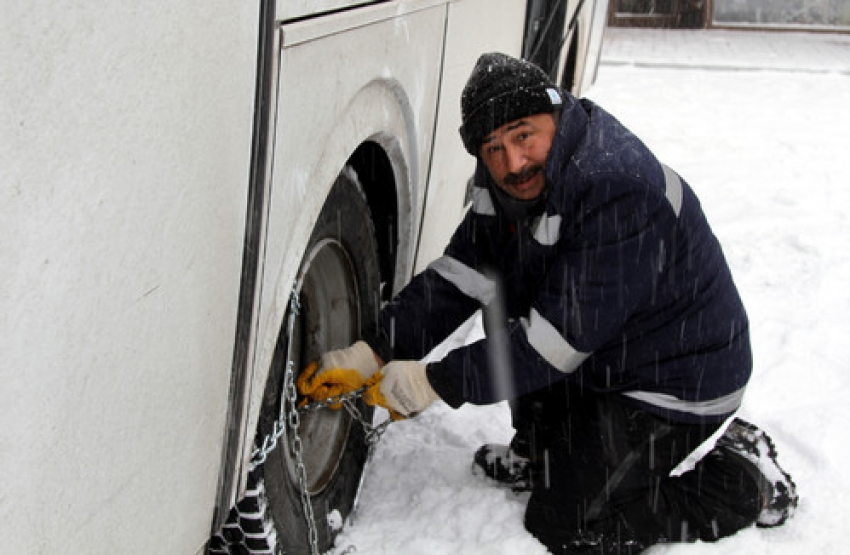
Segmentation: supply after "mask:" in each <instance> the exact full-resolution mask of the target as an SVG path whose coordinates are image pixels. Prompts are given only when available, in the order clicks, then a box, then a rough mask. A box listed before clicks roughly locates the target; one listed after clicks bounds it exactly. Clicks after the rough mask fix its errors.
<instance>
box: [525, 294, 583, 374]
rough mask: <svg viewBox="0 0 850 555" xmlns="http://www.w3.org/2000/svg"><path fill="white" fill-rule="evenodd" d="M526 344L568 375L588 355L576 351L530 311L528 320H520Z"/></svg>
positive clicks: (535, 313)
mask: <svg viewBox="0 0 850 555" xmlns="http://www.w3.org/2000/svg"><path fill="white" fill-rule="evenodd" d="M520 322H521V323H522V327H523V328H525V334H526V336H527V337H528V342H529V344H531V346H532V347H534V349H535V350H536V351H537V352H538V353H540V356H542V357H543V358H544V359H546V361H547V362H548V363H549V364H551V365H552V366H554V367H555V368H557V369H558V370H560V371H561V372H565V373H570V372H572V371H574V370H575V369H576V368H578V367H579V365H580V364H581V363H582V362H584V360H585V359H586V358H587V357H589V356H590V353H582V352H581V351H577V350H576V349H574V348H573V346H572V345H570V344H569V343H568V342H567V340H566V339H564V336H562V335H561V333H560V332H559V331H558V330H557V329H556V328H555V326H553V325H552V324H551V323H550V322H549V321H548V320H547V319H546V318H544V317H543V316H541V315H540V313H539V312H537V311H536V310H534V309H533V308H532V309H531V314H529V318H527V319H526V318H522V319H520Z"/></svg>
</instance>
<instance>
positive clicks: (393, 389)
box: [363, 360, 440, 420]
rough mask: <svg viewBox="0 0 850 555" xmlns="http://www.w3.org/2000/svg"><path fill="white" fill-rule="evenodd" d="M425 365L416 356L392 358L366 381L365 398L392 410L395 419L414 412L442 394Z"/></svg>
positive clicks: (425, 406) (370, 402) (412, 414)
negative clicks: (430, 379) (433, 384)
mask: <svg viewBox="0 0 850 555" xmlns="http://www.w3.org/2000/svg"><path fill="white" fill-rule="evenodd" d="M426 368H427V366H426V365H425V364H422V363H420V362H416V361H415V360H395V361H393V362H390V363H389V364H387V365H386V366H384V367H383V368H381V370H380V372H378V373H377V374H375V375H374V376H373V377H372V379H371V380H369V382H368V383H367V384H366V386H367V387H368V388H369V389H367V390H366V393H365V394H364V395H363V399H364V400H365V401H366V402H367V403H369V404H370V405H379V406H382V407H384V408H385V409H387V410H389V411H390V415H391V416H392V417H393V418H394V419H396V420H398V419H399V418H407V417H410V416H415V415H417V414H418V413H420V412H422V411H423V410H425V409H426V408H427V407H428V405H430V404H431V403H433V402H434V401H436V400H437V399H439V398H440V397H439V396H438V395H437V393H436V392H435V391H434V389H433V388H432V387H431V384H430V383H429V382H428V376H427V375H426V373H425V369H426Z"/></svg>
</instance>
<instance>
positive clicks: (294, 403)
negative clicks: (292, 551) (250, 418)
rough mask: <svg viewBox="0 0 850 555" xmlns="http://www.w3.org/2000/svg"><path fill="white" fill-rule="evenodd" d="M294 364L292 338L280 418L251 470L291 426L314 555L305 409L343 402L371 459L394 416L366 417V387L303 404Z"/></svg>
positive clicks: (296, 306)
mask: <svg viewBox="0 0 850 555" xmlns="http://www.w3.org/2000/svg"><path fill="white" fill-rule="evenodd" d="M299 290H300V288H299V287H298V286H296V287H295V289H293V291H292V298H291V308H290V313H289V324H288V329H287V337H288V338H290V339H291V338H292V337H293V335H292V334H293V330H294V328H295V319H296V317H297V316H298V313H299V311H300V308H301V304H300V302H299V300H298V293H299ZM294 366H295V363H294V362H293V361H292V342H291V341H290V342H289V344H288V345H287V351H286V370H285V371H284V376H283V387H282V391H281V403H280V413H279V414H278V418H277V420H275V421H274V424H273V425H272V430H271V432H269V433H268V434H267V435H266V436H265V437H264V438H263V441H262V442H261V443H260V446H259V447H257V448H256V449H254V451H253V452H252V453H251V461H250V468H251V470H253V469H255V468H256V467H258V466H261V465H263V464H264V463H265V462H266V460H267V459H268V457H269V455H270V454H271V453H272V452H273V451H274V450H275V449H276V448H277V446H278V444H279V443H280V440H281V438H282V437H283V435H284V434H285V433H286V432H287V430H289V431H290V432H291V434H290V437H289V442H290V448H291V450H292V453H293V454H294V455H295V474H296V478H297V479H298V486H299V488H300V490H301V506H302V508H303V510H304V518H305V520H306V521H307V526H308V538H307V539H308V541H309V542H310V553H311V555H321V553H320V552H319V531H318V529H317V527H316V519H315V514H314V511H313V503H312V502H311V500H310V492H309V491H308V490H307V467H306V465H305V464H304V444H303V441H302V440H301V436H300V434H299V430H300V426H301V413H307V412H315V411H318V410H322V409H325V408H328V407H331V406H334V405H339V404H342V406H343V407H344V408H345V410H346V412H348V414H349V415H350V416H351V418H352V419H354V420H356V421H357V422H359V423H360V425H361V426H362V427H363V433H364V439H365V441H366V444H367V446H368V449H369V456H368V457H367V459H371V455H372V452H373V450H374V448H375V445H376V444H377V443H378V441H379V440H380V439H381V436H383V435H384V432H385V431H386V429H387V426H389V424H390V423H391V422H392V420H391V419H390V418H387V419H386V420H385V421H384V422H382V423H381V424H379V425H378V426H373V425H372V423H371V422H368V421H367V420H366V419H365V418H364V417H363V414H362V413H361V412H360V409H359V408H357V405H356V401H357V400H358V399H359V398H360V397H362V396H363V393H365V392H366V388H365V387H362V388H360V389H356V390H354V391H350V392H348V393H343V394H341V395H335V396H333V397H328V398H327V399H323V400H321V401H315V402H312V403H308V404H305V405H304V406H301V407H299V406H298V389H297V388H296V386H295V370H294ZM361 484H362V477H361ZM359 489H360V488H358V496H359ZM356 505H357V499H355V501H354V505H353V508H352V512H353V511H354V510H355V509H356ZM351 549H354V551H356V548H355V547H354V546H349V547H348V548H347V549H346V550H345V551H343V553H350V552H351V551H350V550H351Z"/></svg>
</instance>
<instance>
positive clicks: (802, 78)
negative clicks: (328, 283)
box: [337, 37, 850, 555]
mask: <svg viewBox="0 0 850 555" xmlns="http://www.w3.org/2000/svg"><path fill="white" fill-rule="evenodd" d="M796 38H799V37H796ZM788 40H789V41H790V40H791V39H790V38H789V39H788ZM795 40H796V39H795ZM842 40H843V39H842ZM847 44H848V45H850V42H848V43H847ZM685 50H686V49H682V51H683V52H684V51H685ZM847 53H848V59H850V47H848V50H847ZM740 55H741V56H746V49H744V50H743V51H742V53H741V54H740ZM665 56H667V57H668V59H667V60H666V62H665V64H662V65H659V66H652V65H651V64H650V65H646V64H629V63H622V60H618V62H619V63H616V64H613V63H610V60H609V63H606V64H604V65H603V66H602V67H601V68H600V73H599V78H598V81H597V83H596V85H595V86H594V87H593V89H592V90H591V91H590V92H589V93H588V94H587V96H588V97H589V98H591V99H593V100H595V101H597V102H598V103H599V104H601V105H602V106H603V107H605V108H607V109H608V110H609V111H610V112H612V113H613V114H615V115H616V116H617V117H618V118H619V119H620V120H621V121H623V122H624V123H625V124H626V125H627V126H628V127H630V128H631V129H632V130H633V131H635V132H636V133H637V135H638V136H640V137H641V138H642V139H643V140H644V141H645V142H646V143H647V144H648V145H649V146H650V148H652V149H653V150H654V151H655V152H656V154H657V155H658V156H659V157H660V158H661V159H662V160H664V161H665V162H666V163H667V164H668V165H670V166H671V167H673V168H675V169H676V170H677V171H678V172H679V173H680V174H681V175H682V176H684V178H685V179H686V180H687V181H688V182H689V183H690V184H691V185H692V186H693V188H694V189H695V190H696V192H697V194H698V195H699V196H700V199H701V201H702V203H703V206H704V208H705V211H706V213H707V214H708V217H709V220H710V222H711V223H712V225H713V227H714V230H715V232H716V234H717V235H718V237H719V238H720V241H721V243H722V244H723V246H724V249H725V252H726V255H727V258H728V260H729V263H730V265H731V266H732V270H733V272H734V275H735V278H736V281H737V284H738V286H739V289H740V291H741V294H742V296H743V298H744V302H745V303H746V306H747V308H748V311H749V315H750V319H751V324H752V333H753V347H754V351H755V372H754V376H753V379H752V381H751V383H750V387H749V389H748V393H747V397H746V399H745V402H744V407H743V409H742V413H741V414H742V416H744V417H745V418H747V419H750V420H752V421H754V422H756V423H757V424H759V425H760V426H762V427H763V428H764V429H766V430H767V431H768V432H769V433H770V434H771V435H772V437H773V439H774V441H775V443H776V445H777V448H778V450H779V456H780V462H781V463H782V465H783V466H784V467H785V469H786V470H788V471H789V472H790V473H791V474H792V475H793V477H794V479H795V480H796V482H797V484H798V491H799V493H800V496H801V500H800V506H799V509H798V511H797V514H796V516H795V517H794V518H793V519H792V520H791V521H789V522H788V523H787V524H786V525H785V526H783V527H781V528H777V529H770V530H764V529H756V528H753V529H747V530H744V531H741V532H740V533H738V534H737V535H735V536H734V537H731V538H727V539H724V540H722V541H720V542H718V543H715V544H707V543H701V544H696V545H671V546H659V547H655V548H653V549H651V550H650V552H651V553H652V554H653V555H659V554H664V555H680V554H681V555H685V554H692V555H698V554H705V553H711V554H721V553H722V554H724V555H752V554H753V553H771V554H789V555H790V554H794V555H797V554H799V553H841V552H844V551H845V549H846V544H847V540H846V533H845V532H844V530H845V528H846V520H847V515H848V514H850V472H849V471H848V470H847V464H848V463H847V461H848V460H850V433H848V428H850V333H849V332H850V219H848V207H850V109H849V108H848V106H850V73H848V72H847V71H846V70H844V71H840V70H839V71H832V70H830V71H823V72H821V71H811V66H810V65H808V64H805V63H803V64H801V65H800V67H798V68H797V69H798V70H799V71H794V69H795V68H793V67H789V65H788V63H785V64H784V67H783V68H781V69H775V68H774V69H771V70H769V71H766V70H760V69H757V68H758V64H756V65H755V66H754V65H753V64H752V63H750V61H748V60H747V59H745V58H741V59H740V60H736V59H728V58H727V59H724V60H722V62H723V63H722V66H719V67H718V66H715V68H714V69H711V68H709V67H708V66H707V65H705V64H702V63H694V61H693V60H692V59H691V60H684V62H685V63H686V64H692V67H686V66H683V65H680V64H677V63H670V62H676V61H677V60H676V59H675V58H676V53H675V51H673V52H666V53H665ZM636 61H639V60H636ZM792 65H793V64H792ZM736 66H737V67H743V66H746V67H748V68H749V69H747V70H734V69H730V68H732V67H736ZM458 148H460V143H458ZM510 437H511V428H510V424H509V415H508V412H507V407H506V405H504V404H501V405H496V406H490V407H472V406H465V407H463V408H461V409H460V410H456V411H454V410H451V409H449V408H448V407H446V406H445V405H444V404H441V403H437V404H436V405H435V406H434V407H432V408H431V409H429V410H428V411H426V412H425V413H424V414H422V415H421V416H420V417H418V418H416V419H413V420H409V421H405V422H399V423H395V424H393V425H392V426H390V427H389V429H388V430H387V433H386V435H385V436H384V438H383V440H382V441H381V442H380V444H379V446H378V448H377V450H376V452H375V457H374V460H373V462H372V463H371V465H370V466H369V468H368V471H367V475H366V478H365V484H364V488H363V491H362V494H361V499H360V508H359V512H358V514H357V515H356V518H355V520H354V521H353V523H352V525H351V526H349V527H347V528H346V530H345V531H344V532H343V534H342V536H341V537H340V538H339V541H338V546H339V547H338V549H337V552H338V553H340V552H342V551H343V550H345V549H350V548H351V546H355V547H356V552H357V553H360V554H370V555H374V554H388V555H390V554H391V555H398V554H400V553H403V554H405V555H415V554H423V555H426V554H427V555H457V554H464V555H469V554H488V555H499V554H504V555H508V554H510V555H514V554H519V553H521V554H527V555H534V554H545V553H546V550H545V548H543V546H542V545H541V544H540V543H538V542H537V541H536V540H535V539H534V538H533V537H531V536H530V535H529V534H528V533H527V532H526V531H525V529H524V528H523V525H522V518H523V511H524V505H525V501H526V499H525V498H522V497H516V496H514V495H512V494H510V493H507V492H506V491H505V490H502V489H499V488H496V487H493V486H492V485H491V484H490V483H488V482H487V481H486V480H485V479H484V478H479V477H475V476H473V475H472V474H471V472H470V464H471V460H472V454H473V452H474V451H475V449H476V448H477V447H478V446H479V445H480V444H482V443H484V442H496V441H502V442H504V441H507V440H509V439H510Z"/></svg>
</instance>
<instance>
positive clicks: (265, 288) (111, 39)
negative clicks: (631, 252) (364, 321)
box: [0, 0, 606, 554]
mask: <svg viewBox="0 0 850 555" xmlns="http://www.w3.org/2000/svg"><path fill="white" fill-rule="evenodd" d="M531 4H538V5H539V4H541V2H540V0H532V1H531V2H528V1H527V0H397V1H383V2H368V1H364V0H361V1H353V0H348V1H346V0H294V1H293V0H278V1H277V2H275V1H273V0H261V1H260V2H258V3H252V2H224V1H221V0H204V1H194V2H193V1H189V2H141V3H139V2H121V3H118V2H94V1H90V0H78V1H74V2H67V1H64V0H60V1H57V2H50V3H44V2H37V3H32V2H22V1H15V2H13V3H11V4H10V5H6V6H4V8H5V9H4V17H3V25H2V27H3V32H2V38H0V67H2V70H3V75H4V77H3V79H2V82H0V97H2V99H3V103H2V107H0V114H2V119H0V123H2V131H0V137H2V139H1V140H2V144H1V145H0V176H2V178H0V187H1V188H0V312H1V313H2V315H3V316H2V326H0V347H2V348H0V406H2V414H3V416H2V423H1V424H0V471H2V473H3V477H2V480H0V522H2V523H3V524H2V528H0V529H2V532H3V539H2V541H0V552H2V553H4V554H5V553H10V554H11V553H34V554H52V553H87V554H101V553H103V554H107V553H108V554H113V553H175V554H196V553H202V552H204V551H205V550H206V549H207V548H206V543H207V540H208V539H209V537H210V534H211V533H213V532H215V531H216V530H218V529H219V527H220V525H221V524H222V523H223V522H224V521H225V520H226V518H227V511H228V508H229V507H231V506H232V505H233V504H234V503H236V502H237V501H238V500H239V499H240V498H241V497H242V496H243V494H244V492H245V484H246V479H247V478H246V477H247V475H248V470H249V464H248V461H249V459H250V457H251V454H252V450H253V448H254V444H255V433H256V430H257V427H258V421H259V420H261V414H262V413H263V411H264V410H265V409H263V399H264V395H268V394H267V393H266V388H267V379H268V377H269V375H270V368H273V367H274V365H275V362H274V358H275V353H276V346H277V345H278V344H279V341H280V338H281V334H282V333H283V332H284V330H285V329H286V315H287V311H288V310H289V308H290V304H289V303H290V294H291V292H292V290H293V287H294V285H295V283H296V278H297V276H298V275H299V272H301V271H302V270H303V269H304V257H305V252H306V251H309V250H310V248H311V234H312V235H313V237H314V239H313V240H314V241H315V234H314V228H315V227H316V226H317V225H318V224H317V220H321V219H322V217H323V216H320V214H321V213H322V211H323V208H326V201H327V200H328V198H329V195H330V194H331V190H332V189H333V188H334V187H335V182H337V181H339V178H340V176H343V177H345V176H347V178H346V179H345V183H349V184H353V185H356V186H357V187H358V188H359V189H360V190H362V193H361V196H364V199H365V201H366V203H367V204H368V211H367V212H366V214H367V216H368V217H370V218H371V221H369V222H368V225H369V226H372V227H374V229H375V232H376V233H377V243H376V248H377V251H376V253H377V259H376V261H375V262H376V263H377V264H379V269H380V281H381V283H383V284H384V291H383V293H382V295H383V298H384V299H385V298H387V297H388V296H389V295H390V294H391V293H393V292H395V291H398V289H400V287H401V286H403V284H404V283H405V282H406V281H407V280H408V279H409V278H410V277H411V275H412V274H413V273H414V272H415V271H418V270H420V269H422V268H423V267H424V266H425V265H426V264H427V263H428V262H429V261H430V260H432V259H433V258H435V257H436V256H438V255H439V254H440V252H441V250H442V248H443V246H444V245H445V244H446V242H447V240H448V238H449V236H450V233H451V230H452V228H453V226H454V224H455V223H456V222H457V221H459V219H460V217H461V215H462V212H463V209H464V193H465V188H466V183H465V181H466V178H467V176H468V175H470V174H471V172H472V167H473V160H472V158H471V157H469V156H468V155H467V154H466V153H465V152H464V150H463V148H462V146H461V143H460V140H459V138H458V135H457V129H458V126H459V124H460V121H459V119H460V115H459V98H460V91H461V89H462V87H463V84H464V82H465V80H466V78H467V76H468V74H469V72H470V70H471V68H472V66H473V64H474V62H475V60H476V59H477V57H478V56H479V55H480V54H481V53H482V52H485V51H502V52H506V53H509V54H513V55H517V56H519V55H521V54H522V53H523V48H524V39H525V37H526V34H527V33H526V26H527V25H526V13H527V10H528V9H529V6H530V5H531ZM542 4H545V5H548V4H547V2H542ZM569 5H570V7H569V9H568V10H567V14H566V16H565V18H564V21H561V22H560V26H561V28H562V29H563V30H564V31H563V32H564V34H565V35H567V36H566V41H565V47H564V49H563V55H562V57H561V58H559V61H558V63H557V66H558V68H557V69H556V71H557V73H558V76H557V77H558V78H559V79H564V81H563V82H565V83H568V84H569V85H571V86H572V88H573V90H574V92H581V91H582V90H583V89H585V88H586V87H587V86H589V85H590V83H591V82H592V80H593V76H594V72H595V68H596V63H597V56H598V50H599V47H600V45H601V42H600V41H601V32H602V22H603V21H604V17H605V12H606V2H605V1H601V0H600V1H594V0H586V1H584V2H579V1H577V0H571V1H570V2H569ZM578 7H580V8H581V9H580V10H579V12H578V15H577V16H576V17H575V18H573V12H575V11H576V9H577V8H578ZM573 20H575V27H574V28H572V29H569V22H570V21H573ZM525 48H528V47H527V46H526V47H525ZM570 48H572V50H573V54H572V56H573V61H572V62H570V63H567V60H568V58H569V54H568V50H569V49H570ZM565 67H566V68H567V69H566V70H565V69H564V68H565ZM565 73H569V79H568V80H567V79H566V76H565ZM346 168H348V169H346ZM338 217H339V219H340V233H341V234H342V235H345V234H346V233H348V231H347V230H348V228H347V226H348V225H350V222H347V221H346V218H348V217H349V216H348V212H347V211H346V210H340V211H339V216H338ZM343 258H344V257H343ZM341 264H343V265H344V264H346V262H345V261H344V260H343V262H341ZM305 271H306V270H305ZM352 273H353V276H352V277H353V278H354V279H355V280H357V279H359V276H358V275H357V272H356V271H353V272H352ZM340 287H342V288H343V289H344V287H345V286H344V285H341V286H340ZM378 294H379V292H378V291H377V290H376V291H375V295H378ZM361 297H362V295H360V296H358V295H357V294H353V295H352V298H354V299H355V300H356V301H357V300H359V301H362V300H363V299H362V298H361ZM359 301H358V302H359ZM328 306H331V304H330V302H329V305H328ZM364 306H365V305H364ZM373 308H374V307H373ZM361 310H362V309H361ZM325 312H326V313H327V312H328V311H327V310H326V311H325ZM356 312H357V311H356V309H355V310H354V312H353V313H352V314H353V315H352V316H350V318H349V319H350V320H351V322H350V323H351V325H352V326H354V327H355V328H356V327H357V325H358V324H359V323H360V320H359V318H360V317H359V316H357V313H356ZM331 316H332V314H331ZM322 318H323V319H322ZM322 318H320V322H327V321H328V318H330V316H328V314H325V316H323V317H322ZM340 341H342V340H341V339H339V338H337V339H335V340H331V341H330V342H331V343H334V342H336V343H339V342H340ZM319 343H320V345H318V347H323V348H330V347H334V346H338V345H331V344H327V342H326V343H325V344H321V343H322V341H321V340H319ZM314 347H316V346H315V345H314ZM314 351H315V348H314ZM309 352H310V354H315V353H314V352H312V351H309ZM331 466H333V465H331ZM334 468H335V467H334ZM332 470H333V469H332ZM308 471H309V468H308ZM323 487H324V486H323ZM278 502H280V500H278ZM322 517H324V515H322ZM279 532H280V531H279ZM278 535H279V536H280V535H281V534H280V533H278Z"/></svg>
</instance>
